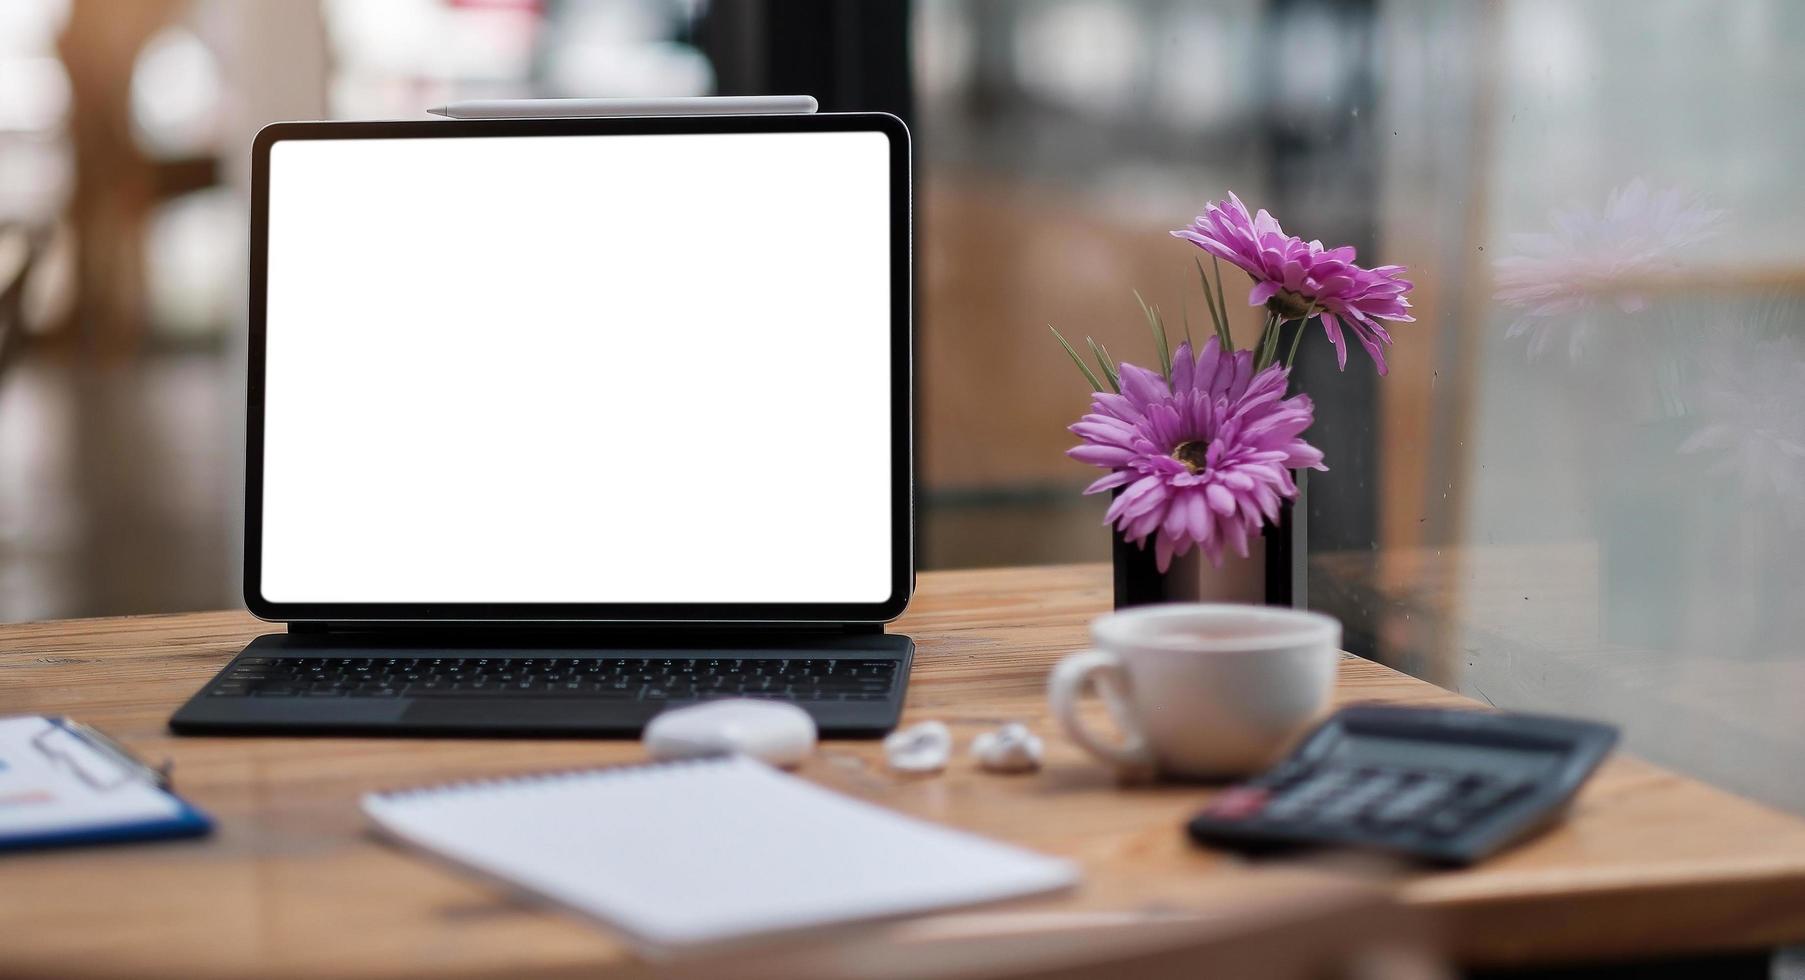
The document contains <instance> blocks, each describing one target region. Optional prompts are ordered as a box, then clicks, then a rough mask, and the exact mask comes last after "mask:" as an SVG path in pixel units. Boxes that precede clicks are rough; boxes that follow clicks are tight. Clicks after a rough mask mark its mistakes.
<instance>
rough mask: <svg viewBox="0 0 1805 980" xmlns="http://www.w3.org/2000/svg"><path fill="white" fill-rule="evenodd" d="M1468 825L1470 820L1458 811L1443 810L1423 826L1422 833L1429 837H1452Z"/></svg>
mask: <svg viewBox="0 0 1805 980" xmlns="http://www.w3.org/2000/svg"><path fill="white" fill-rule="evenodd" d="M1470 823H1472V818H1470V817H1469V816H1467V814H1465V813H1463V812H1461V811H1459V810H1443V811H1442V812H1440V813H1438V814H1436V815H1435V816H1433V817H1430V818H1429V820H1428V822H1427V823H1425V824H1423V831H1424V832H1425V833H1427V834H1429V835H1430V836H1431V837H1452V836H1453V835H1455V834H1458V833H1460V831H1461V830H1462V829H1463V828H1465V827H1466V826H1467V825H1468V824H1470Z"/></svg>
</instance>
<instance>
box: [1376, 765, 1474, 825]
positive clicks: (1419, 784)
mask: <svg viewBox="0 0 1805 980" xmlns="http://www.w3.org/2000/svg"><path fill="white" fill-rule="evenodd" d="M1453 789H1454V783H1453V781H1452V780H1450V779H1448V778H1447V777H1445V776H1425V777H1423V778H1421V779H1418V780H1416V781H1415V782H1412V783H1410V784H1409V785H1407V786H1406V787H1405V788H1404V789H1403V790H1401V791H1399V793H1398V795H1396V796H1394V797H1392V798H1391V799H1390V800H1389V801H1387V802H1385V803H1384V804H1381V805H1380V806H1378V807H1376V808H1374V809H1373V810H1372V812H1371V813H1370V814H1369V815H1368V819H1369V820H1370V821H1371V822H1372V823H1374V824H1376V825H1378V826H1380V827H1387V828H1389V827H1398V826H1402V825H1404V824H1409V823H1415V822H1416V821H1417V820H1420V819H1422V817H1423V816H1424V815H1425V814H1427V813H1428V812H1429V811H1430V810H1432V809H1434V808H1435V807H1436V806H1437V805H1439V804H1441V803H1442V802H1444V801H1445V800H1446V799H1447V798H1448V795H1449V794H1450V793H1451V792H1452V791H1453Z"/></svg>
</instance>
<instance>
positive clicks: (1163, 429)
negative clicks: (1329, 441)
mask: <svg viewBox="0 0 1805 980" xmlns="http://www.w3.org/2000/svg"><path fill="white" fill-rule="evenodd" d="M1120 373H1121V388H1122V390H1121V394H1111V393H1109V392H1104V391H1100V392H1097V393H1096V394H1095V395H1094V396H1092V397H1093V398H1094V401H1093V402H1092V403H1091V413H1090V414H1088V415H1086V416H1084V417H1083V418H1082V419H1079V420H1078V422H1077V424H1075V425H1073V426H1072V427H1071V431H1072V432H1073V433H1075V434H1076V435H1078V436H1079V437H1080V438H1082V439H1083V440H1084V445H1081V446H1078V447H1075V448H1073V449H1071V450H1070V451H1068V452H1067V455H1069V456H1071V457H1072V458H1073V459H1076V460H1079V461H1080V462H1085V463H1089V464H1091V465H1093V466H1101V467H1104V468H1106V469H1108V470H1109V471H1110V473H1109V475H1108V476H1105V477H1103V478H1102V479H1100V480H1098V481H1097V482H1095V483H1093V484H1091V485H1090V487H1089V488H1088V489H1086V490H1085V493H1100V492H1102V491H1104V490H1112V489H1115V488H1117V487H1124V488H1126V489H1124V490H1123V491H1122V493H1121V494H1120V495H1119V496H1117V497H1116V499H1115V502H1114V503H1112V504H1111V505H1110V508H1109V512H1108V513H1107V514H1106V515H1105V516H1104V522H1105V523H1108V524H1113V525H1115V527H1116V529H1117V530H1118V531H1120V532H1121V533H1122V535H1123V537H1125V538H1127V539H1128V540H1130V541H1134V542H1136V543H1138V544H1140V546H1141V547H1143V548H1144V547H1146V545H1147V538H1148V537H1149V536H1152V537H1153V538H1154V554H1155V558H1156V559H1157V561H1158V564H1159V569H1160V571H1162V572H1163V571H1165V570H1166V569H1168V568H1169V567H1171V563H1172V557H1173V556H1174V555H1182V554H1185V553H1186V552H1188V551H1190V550H1191V546H1192V545H1197V546H1198V547H1199V548H1201V549H1202V550H1203V552H1204V553H1205V554H1207V555H1208V556H1209V558H1210V561H1212V562H1214V563H1215V564H1217V565H1220V564H1221V563H1222V551H1223V547H1224V546H1225V545H1226V546H1228V547H1232V548H1233V549H1234V550H1235V552H1236V553H1237V554H1239V555H1241V556H1242V557H1246V556H1247V539H1248V537H1249V536H1250V535H1257V534H1259V533H1260V528H1261V527H1262V526H1263V525H1264V524H1265V522H1267V521H1272V520H1276V519H1277V518H1278V514H1279V504H1280V502H1281V501H1284V500H1290V499H1292V498H1294V497H1296V496H1297V484H1296V483H1295V482H1294V481H1293V480H1292V479H1291V470H1292V469H1293V468H1296V467H1308V468H1311V469H1318V470H1322V469H1327V468H1328V467H1326V466H1324V465H1323V464H1322V453H1321V451H1319V450H1318V449H1316V448H1315V447H1314V446H1311V445H1310V444H1309V443H1307V442H1305V441H1304V440H1303V439H1302V438H1301V436H1302V433H1303V431H1304V430H1305V429H1307V428H1309V427H1310V423H1311V422H1312V421H1313V420H1314V417H1315V416H1314V408H1313V406H1312V405H1311V403H1310V399H1309V396H1307V395H1295V396H1293V397H1291V398H1286V397H1285V387H1286V385H1287V384H1288V383H1289V380H1290V372H1289V371H1287V370H1286V369H1285V368H1284V367H1282V366H1280V365H1278V364H1273V365H1271V366H1269V367H1267V368H1266V369H1265V370H1263V371H1260V372H1259V373H1258V374H1256V373H1254V369H1253V352H1252V351H1228V352H1225V351H1223V350H1222V349H1221V346H1220V345H1219V344H1218V343H1217V341H1216V339H1215V338H1211V339H1210V340H1209V341H1207V342H1206V343H1205V344H1204V345H1203V351H1202V353H1200V354H1193V352H1192V350H1191V345H1190V344H1188V343H1186V344H1181V345H1179V348H1178V350H1176V351H1174V352H1173V357H1172V381H1171V383H1170V384H1167V382H1166V380H1165V378H1163V377H1161V376H1160V374H1159V373H1158V372H1155V371H1149V370H1147V369H1145V368H1139V367H1135V366H1134V365H1132V364H1123V365H1121V366H1120Z"/></svg>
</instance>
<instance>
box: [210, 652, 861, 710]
mask: <svg viewBox="0 0 1805 980" xmlns="http://www.w3.org/2000/svg"><path fill="white" fill-rule="evenodd" d="M896 668H897V662H896V661H894V660H861V659H849V658H817V659H793V660H777V659H738V658H732V657H718V658H709V657H674V658H652V657H533V658H521V657H240V658H239V659H238V660H237V661H235V662H234V663H233V664H232V666H231V667H230V668H229V669H227V670H226V671H225V672H223V673H222V674H221V675H220V676H219V677H218V678H217V679H216V680H215V681H214V683H213V684H212V685H211V686H210V687H209V688H208V689H207V697H209V698H246V697H256V698H485V697H498V696H499V697H509V698H522V697H525V698H585V699H590V700H619V701H695V700H702V699H706V698H735V697H751V698H778V699H783V700H788V701H883V700H886V699H888V698H889V697H890V696H891V694H892V693H893V690H894V687H895V684H896V677H897V670H896Z"/></svg>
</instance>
